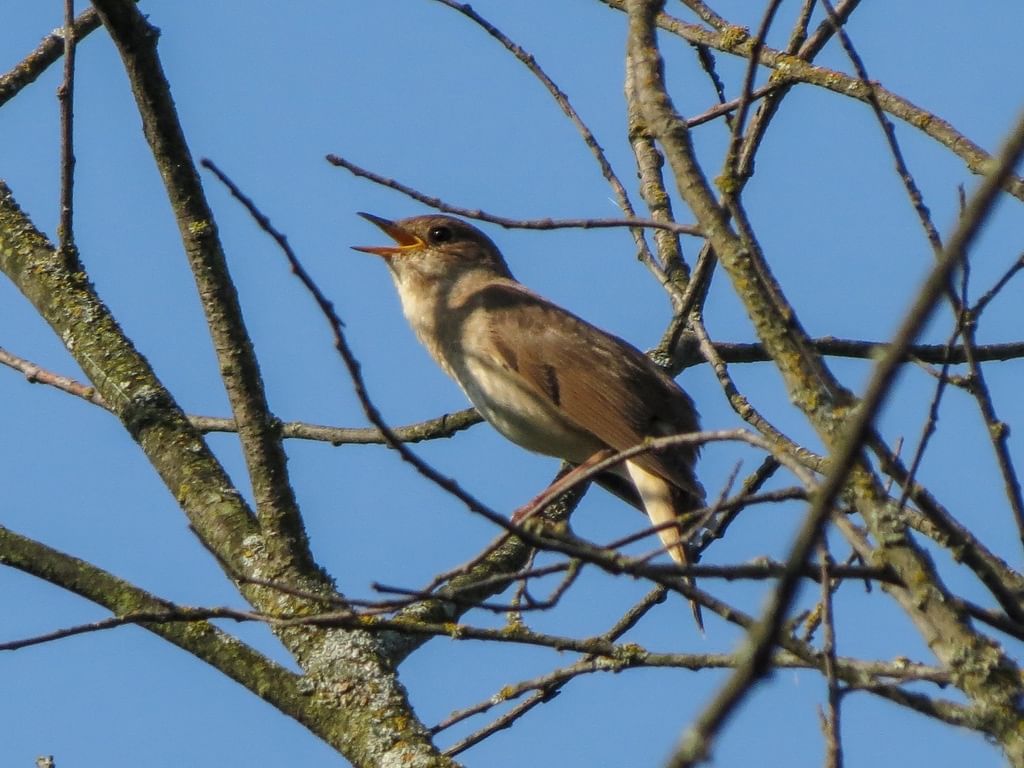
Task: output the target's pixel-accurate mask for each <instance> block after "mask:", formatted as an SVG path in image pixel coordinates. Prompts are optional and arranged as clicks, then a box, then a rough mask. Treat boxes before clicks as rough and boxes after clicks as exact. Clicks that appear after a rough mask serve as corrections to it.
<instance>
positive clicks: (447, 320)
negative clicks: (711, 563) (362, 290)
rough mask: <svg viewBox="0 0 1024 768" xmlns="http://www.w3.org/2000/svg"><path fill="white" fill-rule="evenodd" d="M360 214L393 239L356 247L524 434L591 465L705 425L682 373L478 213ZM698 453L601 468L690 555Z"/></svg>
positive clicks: (530, 444)
mask: <svg viewBox="0 0 1024 768" xmlns="http://www.w3.org/2000/svg"><path fill="white" fill-rule="evenodd" d="M359 215H360V216H362V217H363V218H364V219H366V220H368V221H370V222H372V223H373V224H375V225H376V226H377V227H379V228H380V229H381V230H383V232H384V233H385V234H387V235H388V236H389V237H390V238H391V239H392V240H393V241H394V245H386V246H352V247H353V249H354V250H357V251H362V252H365V253H370V254H374V255H376V256H379V257H381V258H382V259H383V260H384V262H385V264H387V267H388V270H389V272H390V274H391V277H392V279H393V281H394V284H395V287H396V288H397V290H398V295H399V299H400V301H401V305H402V312H403V314H404V315H405V317H406V319H407V320H408V322H409V324H410V325H411V326H412V330H413V332H414V333H415V335H416V337H417V338H418V339H419V341H420V343H422V344H423V346H424V347H426V349H427V351H428V352H429V354H430V356H431V357H432V358H433V359H434V360H435V362H437V364H438V365H439V366H440V367H441V368H442V369H443V370H444V372H445V373H446V374H448V376H449V377H451V378H452V379H454V380H455V382H456V383H457V384H458V385H459V387H460V388H461V389H462V391H463V392H464V393H465V394H466V396H467V397H468V398H469V400H470V402H472V403H473V405H474V406H475V407H476V409H477V410H478V411H479V413H480V415H481V416H483V418H484V419H485V420H486V421H488V422H489V423H490V424H491V425H492V426H493V427H494V428H495V429H496V430H497V431H498V432H500V433H501V434H502V435H504V436H505V437H506V438H508V439H509V440H511V441H512V442H513V443H516V444H518V445H519V446H521V447H523V448H526V449H527V450H530V451H533V452H536V453H540V454H544V455H547V456H552V457H555V458H559V459H563V460H565V461H567V462H569V463H571V464H575V465H580V464H584V463H585V462H587V460H588V459H591V458H592V457H594V456H595V455H597V454H600V453H602V452H605V453H607V452H608V451H609V450H611V451H616V452H617V451H623V450H626V449H628V448H633V447H634V446H637V445H640V444H642V443H643V442H644V441H645V440H647V439H649V438H656V437H663V436H668V435H677V434H689V433H695V432H698V431H699V429H700V422H699V416H698V413H697V409H696V407H695V406H694V403H693V400H692V399H691V398H690V396H689V395H688V394H687V393H686V392H685V391H683V389H682V388H681V387H680V386H679V385H678V384H677V383H676V382H675V380H674V379H673V378H672V377H671V376H669V375H668V374H667V373H666V372H665V371H664V370H662V369H661V368H660V367H659V366H657V365H656V364H655V363H654V362H653V361H652V360H651V359H650V358H649V357H648V356H647V355H645V354H644V353H643V352H641V351H640V350H639V349H637V348H636V347H634V346H633V345H632V344H630V343H628V342H627V341H624V340H623V339H621V338H619V337H618V336H614V335H612V334H611V333H608V332H606V331H603V330H601V329H600V328H598V327H596V326H594V325H592V324H590V323H588V322H587V321H586V320H583V319H582V318H580V317H578V316H577V315H575V314H573V313H572V312H570V311H569V310H567V309H563V308H562V307H560V306H558V305H557V304H555V303H553V302H551V301H548V300H547V299H545V298H543V297H541V296H539V295H538V294H536V293H534V292H533V291H531V290H529V289H528V288H526V287H525V286H524V285H523V284H521V283H520V282H518V281H517V280H516V279H515V278H514V277H513V276H512V273H511V271H510V270H509V267H508V265H507V264H506V262H505V259H504V257H503V256H502V254H501V251H499V250H498V247H497V246H496V245H495V244H494V242H493V241H492V240H491V239H490V238H489V237H488V236H487V235H486V234H484V233H483V232H482V231H480V230H479V229H477V228H476V227H474V226H473V225H471V224H469V223H467V222H465V221H462V220H461V219H457V218H455V217H452V216H446V215H439V214H433V215H425V216H414V217H411V218H406V219H401V220H399V221H391V220H389V219H385V218H382V217H380V216H375V215H373V214H369V213H360V214H359ZM698 453H699V447H698V446H697V445H696V444H695V443H687V444H679V445H676V446H673V447H671V448H667V449H664V450H660V451H657V452H654V451H650V452H646V453H642V454H639V455H637V456H634V457H632V458H630V459H627V460H626V461H625V462H623V463H622V464H620V465H618V466H617V467H616V468H615V469H613V470H611V471H610V472H609V473H606V474H605V475H603V476H600V477H598V482H599V483H601V484H602V485H605V486H606V487H608V488H609V489H610V490H612V491H613V492H614V493H616V494H617V495H619V496H621V497H623V498H624V499H626V500H627V501H629V502H631V503H632V504H633V505H634V506H636V507H638V508H639V509H641V510H643V511H645V512H646V513H647V516H648V517H649V518H650V521H651V523H652V524H654V526H656V527H657V532H658V536H659V537H660V539H661V542H662V544H663V545H664V547H665V549H666V550H667V551H668V554H669V556H670V557H671V558H672V560H673V561H675V562H676V563H678V564H680V565H687V564H688V563H689V562H690V557H689V555H688V553H687V548H686V542H685V541H684V539H683V537H682V535H681V532H680V529H679V527H678V526H676V525H670V523H672V522H677V521H678V520H679V518H680V515H682V514H684V513H686V512H689V511H692V510H694V509H699V508H701V507H703V506H704V498H705V496H704V488H703V487H702V486H701V484H700V482H699V481H698V480H697V477H696V475H695V464H696V461H697V457H698ZM691 583H692V582H691ZM691 605H692V606H693V610H694V616H695V618H696V620H697V624H698V626H699V627H701V628H703V624H702V621H701V618H700V611H699V608H698V606H697V605H696V603H693V602H692V601H691Z"/></svg>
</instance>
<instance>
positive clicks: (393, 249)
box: [352, 211, 426, 258]
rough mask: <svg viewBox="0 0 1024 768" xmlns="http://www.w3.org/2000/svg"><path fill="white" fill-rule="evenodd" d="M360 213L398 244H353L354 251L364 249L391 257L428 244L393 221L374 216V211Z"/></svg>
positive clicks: (366, 251)
mask: <svg viewBox="0 0 1024 768" xmlns="http://www.w3.org/2000/svg"><path fill="white" fill-rule="evenodd" d="M359 215H360V216H362V217H363V218H364V219H366V220H367V221H369V222H372V223H374V224H376V225H377V226H378V227H380V228H381V229H382V230H384V232H385V234H387V236H388V237H390V238H391V239H392V240H394V241H395V242H396V243H398V245H353V246H352V250H354V251H362V252H363V253H372V254H374V255H376V256H383V257H384V258H390V257H391V256H394V255H396V254H399V253H402V252H404V251H408V250H410V249H411V248H422V247H423V246H424V245H426V243H424V242H423V241H422V240H420V239H419V238H418V237H416V235H414V234H412V233H410V232H406V231H405V230H404V229H402V228H401V227H400V226H398V225H397V224H395V222H393V221H389V220H388V219H385V218H382V217H380V216H374V215H373V214H372V213H363V212H362V211H360V212H359Z"/></svg>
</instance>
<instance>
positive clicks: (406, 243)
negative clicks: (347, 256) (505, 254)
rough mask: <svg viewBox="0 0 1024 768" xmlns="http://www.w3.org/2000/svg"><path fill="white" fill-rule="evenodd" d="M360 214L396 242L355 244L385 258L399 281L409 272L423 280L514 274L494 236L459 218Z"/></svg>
mask: <svg viewBox="0 0 1024 768" xmlns="http://www.w3.org/2000/svg"><path fill="white" fill-rule="evenodd" d="M359 215H360V216H362V217H363V218H364V219H366V220H367V221H370V222H372V223H374V224H376V225H377V226H378V227H380V228H381V229H382V230H383V231H384V232H385V233H386V234H387V235H388V236H389V237H390V238H391V239H392V240H394V241H395V245H374V246H371V245H356V246H352V247H353V248H354V249H355V250H357V251H363V252H364V253H372V254H375V255H377V256H381V257H383V259H384V260H385V261H386V262H387V265H388V267H389V268H390V269H391V271H392V272H393V273H394V274H395V276H396V277H397V278H398V279H399V280H402V279H403V277H406V276H409V273H414V274H415V275H416V276H417V277H419V278H421V279H422V278H426V279H429V280H443V279H447V280H452V279H455V278H458V277H459V276H461V275H462V274H465V273H468V272H475V271H479V270H484V271H486V272H489V273H492V274H496V275H500V276H502V277H511V275H510V274H509V270H508V266H507V265H506V264H505V260H504V259H503V258H502V256H501V252H500V251H499V250H498V248H497V246H496V245H495V244H494V243H493V242H491V239H490V238H489V237H487V235H485V234H484V233H483V232H481V231H480V230H479V229H477V228H476V227H474V226H472V225H470V224H467V223H466V222H464V221H461V220H460V219H456V218H453V217H451V216H440V215H431V216H413V217H412V218H408V219H402V220H400V221H390V220H388V219H385V218H381V217H380V216H374V215H373V214H370V213H360V214H359Z"/></svg>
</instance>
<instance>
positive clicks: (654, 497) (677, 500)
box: [626, 461, 704, 632]
mask: <svg viewBox="0 0 1024 768" xmlns="http://www.w3.org/2000/svg"><path fill="white" fill-rule="evenodd" d="M626 469H627V471H628V472H629V476H630V479H631V480H632V481H633V483H634V484H635V485H636V489H637V491H639V492H640V498H641V499H642V500H643V503H644V509H645V510H646V511H647V516H648V517H649V518H650V519H651V522H652V523H653V524H654V525H655V526H664V527H659V529H658V537H659V538H660V539H661V542H662V544H664V545H665V548H666V549H667V550H668V554H669V556H670V557H671V558H672V559H673V560H674V561H675V562H676V563H677V564H679V565H689V564H690V559H689V556H688V554H687V551H686V542H685V541H684V540H683V538H682V534H681V533H680V531H679V527H678V526H675V525H668V523H672V522H676V521H677V520H678V519H679V513H680V512H685V511H686V509H687V506H689V505H690V504H692V501H693V500H692V498H691V496H690V494H688V493H686V491H682V490H680V489H678V488H676V487H675V486H674V485H672V484H671V483H670V482H668V481H667V480H665V479H664V478H663V477H660V476H659V475H655V474H654V473H652V472H648V471H647V470H646V469H644V468H642V467H640V466H638V465H637V464H635V463H634V462H631V461H627V462H626ZM687 502H689V504H688V503H687ZM685 583H686V584H688V585H691V586H692V585H693V584H694V581H693V579H692V578H690V577H688V576H687V577H685ZM690 608H691V609H692V611H693V618H694V621H696V622H697V627H698V628H699V629H700V631H701V632H703V631H704V619H703V617H702V616H701V611H700V605H699V604H698V603H697V602H696V601H694V600H691V601H690Z"/></svg>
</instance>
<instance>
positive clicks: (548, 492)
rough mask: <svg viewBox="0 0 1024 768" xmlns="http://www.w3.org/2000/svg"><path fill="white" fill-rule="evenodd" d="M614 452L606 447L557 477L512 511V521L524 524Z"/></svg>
mask: <svg viewBox="0 0 1024 768" xmlns="http://www.w3.org/2000/svg"><path fill="white" fill-rule="evenodd" d="M614 454H615V451H613V450H612V449H611V448H605V449H604V450H601V451H598V452H597V453H595V454H594V455H593V456H591V457H590V458H588V459H587V460H586V461H584V462H583V463H582V464H579V465H577V466H575V467H573V468H572V469H571V470H569V471H568V472H566V473H565V474H564V475H562V476H561V477H557V478H555V481H554V482H553V483H551V485H549V486H548V487H547V488H545V489H544V490H543V491H541V492H540V493H538V494H537V495H536V496H534V497H533V498H532V499H530V501H528V502H527V503H526V504H524V505H523V506H521V507H519V508H518V509H517V510H516V511H515V512H513V513H512V522H513V523H515V524H516V525H520V524H522V523H523V522H524V521H526V520H527V519H529V518H530V517H532V516H533V515H535V514H536V513H537V512H538V511H540V510H541V509H543V508H544V507H546V506H547V505H548V504H550V503H551V502H552V501H554V500H555V499H557V498H558V497H559V496H561V495H562V494H563V493H565V492H566V491H568V490H569V489H571V488H572V487H573V486H575V485H576V484H577V483H578V482H580V478H581V477H582V476H583V475H584V474H585V473H587V472H588V471H589V470H590V469H591V468H592V467H594V466H595V465H597V464H599V463H601V462H602V461H604V460H605V459H607V458H608V457H609V456H613V455H614Z"/></svg>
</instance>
